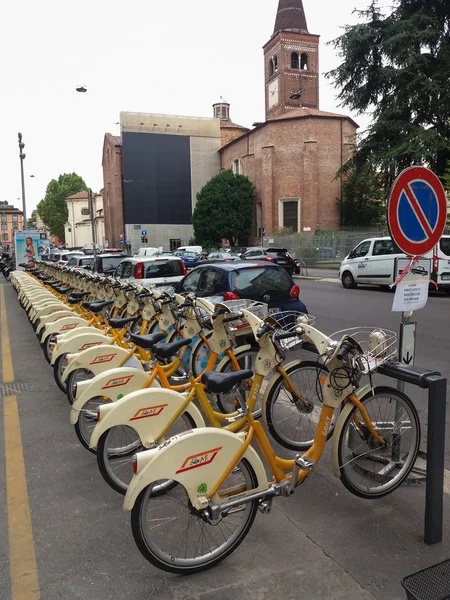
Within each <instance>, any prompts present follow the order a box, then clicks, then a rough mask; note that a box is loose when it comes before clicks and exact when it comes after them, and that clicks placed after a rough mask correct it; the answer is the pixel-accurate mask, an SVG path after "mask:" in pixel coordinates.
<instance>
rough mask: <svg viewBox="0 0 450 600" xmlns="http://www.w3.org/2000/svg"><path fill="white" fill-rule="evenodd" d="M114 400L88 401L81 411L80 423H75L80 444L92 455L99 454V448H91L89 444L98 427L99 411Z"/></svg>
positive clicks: (96, 399)
mask: <svg viewBox="0 0 450 600" xmlns="http://www.w3.org/2000/svg"><path fill="white" fill-rule="evenodd" d="M111 402H112V400H111V399H110V398H105V397H102V396H97V397H95V398H91V399H90V400H88V401H87V402H86V403H85V404H84V406H83V408H82V409H81V410H80V414H79V416H78V421H77V422H76V423H75V425H74V427H75V433H76V434H77V438H78V439H79V440H80V444H81V445H82V446H83V448H86V450H89V452H92V454H97V448H90V447H89V442H90V441H91V435H92V432H93V431H94V427H95V426H96V425H97V421H98V419H97V409H98V407H99V406H101V405H103V404H110V403H111Z"/></svg>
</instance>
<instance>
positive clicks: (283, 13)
mask: <svg viewBox="0 0 450 600" xmlns="http://www.w3.org/2000/svg"><path fill="white" fill-rule="evenodd" d="M292 29H293V30H296V31H301V32H303V33H308V25H307V23H306V17H305V11H304V9H303V2H302V0H279V3H278V12H277V18H276V20H275V28H274V30H273V32H274V33H276V32H277V31H286V30H292Z"/></svg>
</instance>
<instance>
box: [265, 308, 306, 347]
mask: <svg viewBox="0 0 450 600" xmlns="http://www.w3.org/2000/svg"><path fill="white" fill-rule="evenodd" d="M270 316H271V317H272V319H275V320H276V322H277V323H278V325H279V326H280V329H282V330H283V331H285V332H286V333H288V332H290V331H292V338H286V339H285V340H279V341H278V343H279V344H280V346H281V348H282V349H283V350H296V349H297V348H300V346H301V345H302V340H301V339H300V338H299V337H298V335H297V334H296V333H295V329H296V327H297V326H298V325H314V323H315V320H316V319H315V317H313V316H312V315H305V313H302V312H299V311H297V310H285V311H283V312H277V313H272V314H271V315H270Z"/></svg>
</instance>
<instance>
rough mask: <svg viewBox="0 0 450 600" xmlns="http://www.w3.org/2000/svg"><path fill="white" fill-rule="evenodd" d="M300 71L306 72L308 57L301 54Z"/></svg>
mask: <svg viewBox="0 0 450 600" xmlns="http://www.w3.org/2000/svg"><path fill="white" fill-rule="evenodd" d="M300 69H301V70H302V71H307V70H308V55H307V54H305V53H303V54H302V55H301V58H300Z"/></svg>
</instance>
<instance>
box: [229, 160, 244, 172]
mask: <svg viewBox="0 0 450 600" xmlns="http://www.w3.org/2000/svg"><path fill="white" fill-rule="evenodd" d="M232 169H233V173H234V174H235V175H243V174H244V169H243V168H242V162H241V161H240V160H239V159H238V158H237V159H236V160H235V161H234V162H233V166H232Z"/></svg>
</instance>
